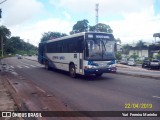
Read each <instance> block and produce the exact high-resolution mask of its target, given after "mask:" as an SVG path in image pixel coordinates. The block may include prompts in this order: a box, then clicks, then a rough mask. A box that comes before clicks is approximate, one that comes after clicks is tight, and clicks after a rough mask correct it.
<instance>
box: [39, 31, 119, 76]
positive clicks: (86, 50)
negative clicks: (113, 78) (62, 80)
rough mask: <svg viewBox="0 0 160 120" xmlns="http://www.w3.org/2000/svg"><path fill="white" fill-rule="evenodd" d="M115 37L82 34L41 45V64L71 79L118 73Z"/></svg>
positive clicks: (97, 33)
mask: <svg viewBox="0 0 160 120" xmlns="http://www.w3.org/2000/svg"><path fill="white" fill-rule="evenodd" d="M115 43H116V42H115V39H114V36H113V35H112V34H107V33H102V32H82V33H78V34H74V35H70V36H65V37H61V38H56V39H52V40H48V41H46V42H41V43H39V50H38V61H39V63H41V64H44V65H45V68H46V69H50V68H55V69H60V70H64V71H69V73H70V76H71V77H76V75H77V74H80V75H90V74H95V75H96V76H101V75H102V74H103V73H107V72H116V67H115V46H116V44H115Z"/></svg>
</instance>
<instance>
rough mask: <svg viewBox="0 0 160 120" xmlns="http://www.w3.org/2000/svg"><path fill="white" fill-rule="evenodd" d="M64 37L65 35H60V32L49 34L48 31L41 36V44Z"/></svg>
mask: <svg viewBox="0 0 160 120" xmlns="http://www.w3.org/2000/svg"><path fill="white" fill-rule="evenodd" d="M64 36H67V34H65V33H60V32H50V31H49V32H45V33H44V34H43V35H42V38H41V42H44V41H48V40H51V39H54V38H59V37H64Z"/></svg>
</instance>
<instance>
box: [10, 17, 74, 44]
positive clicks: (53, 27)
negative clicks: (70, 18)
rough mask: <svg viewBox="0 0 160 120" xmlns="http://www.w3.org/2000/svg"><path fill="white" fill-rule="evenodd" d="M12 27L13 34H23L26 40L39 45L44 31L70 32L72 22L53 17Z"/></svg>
mask: <svg viewBox="0 0 160 120" xmlns="http://www.w3.org/2000/svg"><path fill="white" fill-rule="evenodd" d="M10 29H11V31H12V35H13V36H21V38H22V39H24V40H25V41H26V42H27V40H29V42H30V43H32V44H34V45H36V46H37V45H38V43H39V42H40V39H41V37H42V34H43V33H44V32H48V31H55V32H62V33H69V30H71V24H70V23H69V22H67V21H64V20H61V19H56V18H55V19H54V18H51V19H47V20H42V21H38V22H37V23H35V24H32V25H27V26H14V27H12V28H10Z"/></svg>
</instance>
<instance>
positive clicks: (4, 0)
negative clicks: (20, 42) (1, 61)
mask: <svg viewBox="0 0 160 120" xmlns="http://www.w3.org/2000/svg"><path fill="white" fill-rule="evenodd" d="M6 1H7V0H3V1H2V2H0V4H2V3H4V2H6ZM1 18H2V9H1V8H0V19H1ZM1 52H2V53H1V56H2V57H3V35H2V34H1Z"/></svg>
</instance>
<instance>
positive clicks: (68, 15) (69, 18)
mask: <svg viewBox="0 0 160 120" xmlns="http://www.w3.org/2000/svg"><path fill="white" fill-rule="evenodd" d="M63 14H64V16H65V17H66V18H67V19H68V20H71V16H70V14H69V13H67V12H66V11H63Z"/></svg>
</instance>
